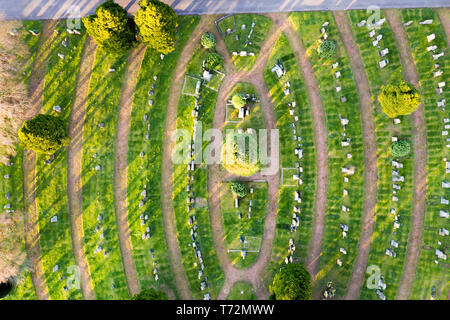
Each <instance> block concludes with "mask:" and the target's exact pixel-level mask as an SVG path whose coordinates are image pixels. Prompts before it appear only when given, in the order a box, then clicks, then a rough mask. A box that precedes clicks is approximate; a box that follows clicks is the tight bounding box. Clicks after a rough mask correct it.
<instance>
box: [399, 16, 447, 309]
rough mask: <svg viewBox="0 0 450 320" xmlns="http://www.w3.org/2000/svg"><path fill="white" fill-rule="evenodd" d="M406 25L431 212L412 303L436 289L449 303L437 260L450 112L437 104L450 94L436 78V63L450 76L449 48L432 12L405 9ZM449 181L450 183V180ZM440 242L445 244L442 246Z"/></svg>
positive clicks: (444, 266)
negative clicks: (440, 89)
mask: <svg viewBox="0 0 450 320" xmlns="http://www.w3.org/2000/svg"><path fill="white" fill-rule="evenodd" d="M402 16H403V22H404V23H406V22H408V21H410V20H412V21H413V23H412V24H411V25H409V26H407V27H405V30H406V32H407V35H408V39H409V43H410V47H411V52H412V55H413V58H414V62H415V64H416V68H417V72H418V74H419V82H420V87H421V89H422V96H423V103H424V111H425V121H426V127H427V149H428V150H427V151H428V159H427V163H428V165H427V177H428V179H427V189H426V190H427V207H426V208H427V209H426V215H425V224H424V231H423V245H422V249H421V253H420V259H419V263H418V265H417V270H416V277H415V281H414V286H413V291H412V294H411V297H410V298H411V299H421V300H422V299H423V300H425V299H430V297H431V292H432V288H433V287H434V288H435V289H436V299H443V300H445V299H447V293H448V291H449V290H450V274H449V272H448V264H446V263H443V262H442V260H438V261H439V263H438V264H435V263H434V260H435V259H436V255H435V250H436V249H440V250H441V251H443V252H445V250H446V248H448V247H449V245H450V239H448V237H445V236H444V237H441V236H439V234H438V232H439V231H438V230H439V229H440V228H445V229H447V230H449V229H450V222H449V221H448V219H447V220H446V219H444V218H440V217H439V211H440V210H448V205H445V204H441V197H444V198H445V199H450V189H443V188H442V186H441V183H442V181H443V180H445V179H443V177H444V175H445V162H444V161H443V160H442V159H443V158H447V159H448V158H449V156H450V154H449V151H448V148H446V147H445V145H446V140H445V136H442V134H441V130H442V129H443V128H444V122H443V119H444V118H448V112H445V111H442V110H441V109H440V108H439V107H437V105H436V103H437V101H440V100H441V99H446V100H447V101H449V99H450V93H449V91H448V90H444V92H443V94H442V95H437V93H436V88H437V87H438V85H437V84H438V82H440V81H445V79H444V78H443V76H440V77H437V78H434V77H433V72H434V71H435V70H436V69H435V68H434V64H435V63H439V64H440V65H441V66H440V70H442V71H443V74H444V75H446V74H448V73H450V64H449V63H450V60H449V58H448V55H449V54H450V51H449V48H448V46H447V42H446V37H445V33H444V30H443V28H442V26H441V24H440V21H439V17H438V15H437V14H436V12H435V11H434V10H431V9H405V10H402ZM428 19H432V20H433V23H432V24H431V25H420V24H419V21H424V20H428ZM433 33H434V34H435V35H436V38H435V39H434V40H433V42H432V43H428V42H427V40H426V39H427V36H428V35H430V34H433ZM430 45H436V46H437V47H438V49H437V50H436V53H440V52H444V53H445V55H444V56H443V57H440V58H439V60H438V61H435V60H433V53H432V52H428V51H427V49H426V48H427V47H428V46H430ZM447 180H448V179H447ZM438 241H440V242H441V244H440V245H439V244H438Z"/></svg>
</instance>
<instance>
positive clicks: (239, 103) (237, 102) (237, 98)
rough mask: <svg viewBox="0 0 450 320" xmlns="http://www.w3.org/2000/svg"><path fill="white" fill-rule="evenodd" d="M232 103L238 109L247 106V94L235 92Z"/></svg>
mask: <svg viewBox="0 0 450 320" xmlns="http://www.w3.org/2000/svg"><path fill="white" fill-rule="evenodd" d="M231 104H232V105H233V107H235V108H236V109H240V108H243V107H244V106H245V96H244V95H243V94H242V93H236V94H234V96H233V98H231Z"/></svg>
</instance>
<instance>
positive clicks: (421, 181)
mask: <svg viewBox="0 0 450 320" xmlns="http://www.w3.org/2000/svg"><path fill="white" fill-rule="evenodd" d="M385 13H386V18H387V19H388V21H389V23H390V25H391V28H392V31H393V32H394V37H395V41H396V44H397V48H398V50H399V54H400V60H401V62H402V66H403V73H404V76H405V80H406V81H407V82H410V83H412V84H413V85H414V86H416V87H417V89H419V90H420V88H419V75H418V73H417V69H416V66H415V64H414V60H413V58H412V55H411V51H410V48H409V43H408V38H407V35H406V32H405V29H404V28H403V24H402V21H401V17H400V12H399V11H397V10H386V11H385ZM411 120H412V138H413V145H414V191H413V200H412V201H413V203H412V205H413V208H412V217H411V229H410V232H409V237H408V247H407V250H406V257H405V265H404V269H403V273H402V279H401V281H400V285H399V287H398V291H397V299H400V300H406V299H408V298H409V296H410V294H411V290H412V286H413V283H414V277H415V275H416V268H417V263H418V262H419V255H420V250H421V247H422V238H423V227H424V220H425V209H426V208H425V207H426V186H427V135H426V131H425V130H426V125H425V116H424V112H423V105H420V106H419V108H418V109H417V110H416V111H415V112H414V113H413V114H412V115H411Z"/></svg>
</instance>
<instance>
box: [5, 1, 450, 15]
mask: <svg viewBox="0 0 450 320" xmlns="http://www.w3.org/2000/svg"><path fill="white" fill-rule="evenodd" d="M104 1H105V0H0V15H2V16H3V17H4V18H6V19H30V20H31V19H61V18H77V17H80V16H86V15H88V14H91V13H93V12H94V11H95V8H96V7H97V5H98V4H99V3H102V2H104ZM163 1H164V2H166V3H168V4H170V5H171V6H172V8H174V9H175V11H176V12H177V13H178V14H180V15H187V14H226V13H266V12H283V11H284V12H285V11H305V10H348V9H367V8H368V7H370V6H374V5H376V6H378V7H380V8H417V7H450V0H163ZM116 2H118V3H119V4H121V5H122V6H123V7H124V8H126V9H127V10H128V11H129V12H130V13H135V12H136V10H137V9H138V8H139V5H138V3H139V0H116Z"/></svg>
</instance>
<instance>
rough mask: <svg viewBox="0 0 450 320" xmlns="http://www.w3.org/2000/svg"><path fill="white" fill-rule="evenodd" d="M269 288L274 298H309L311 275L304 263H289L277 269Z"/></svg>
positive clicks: (310, 295)
mask: <svg viewBox="0 0 450 320" xmlns="http://www.w3.org/2000/svg"><path fill="white" fill-rule="evenodd" d="M269 290H270V292H271V293H272V294H273V295H274V298H275V299H276V300H311V299H312V289H311V275H310V274H309V272H308V270H306V268H305V266H304V265H302V264H299V263H290V264H288V265H286V266H284V267H282V268H281V269H280V270H279V271H278V273H277V274H276V275H275V278H274V279H273V282H272V284H271V285H270V286H269Z"/></svg>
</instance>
